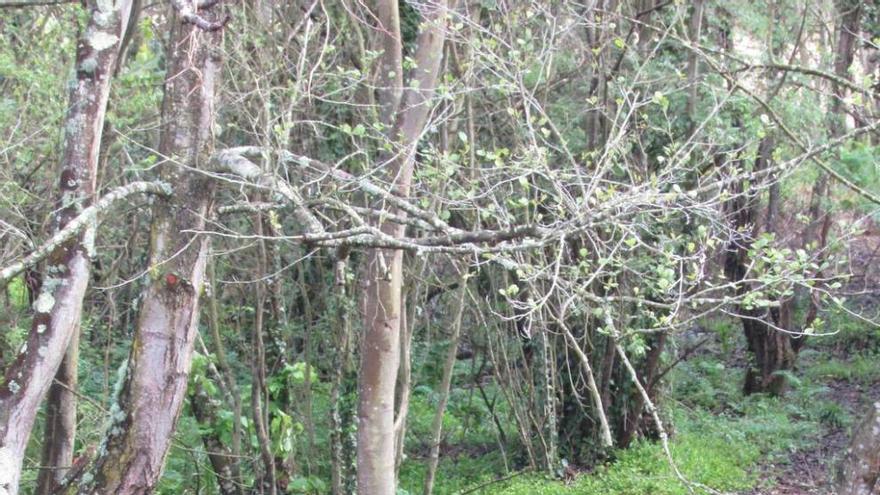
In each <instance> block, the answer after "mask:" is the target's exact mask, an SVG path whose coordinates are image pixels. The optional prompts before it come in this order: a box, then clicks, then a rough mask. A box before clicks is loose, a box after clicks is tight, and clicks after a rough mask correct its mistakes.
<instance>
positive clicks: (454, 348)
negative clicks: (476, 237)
mask: <svg viewBox="0 0 880 495" xmlns="http://www.w3.org/2000/svg"><path fill="white" fill-rule="evenodd" d="M460 284H461V287H460V288H459V289H458V290H459V291H460V294H459V296H458V301H456V308H455V320H453V322H452V336H451V337H450V339H449V348H448V349H447V350H446V360H445V362H444V363H443V377H442V378H441V380H440V389H439V390H438V391H437V392H438V395H439V397H440V401H439V402H438V404H437V410H436V412H435V413H434V421H433V423H431V444H430V445H431V453H430V454H429V455H428V472H427V473H426V474H425V491H424V495H431V493H432V492H433V491H434V476H435V475H436V473H437V464H438V463H439V462H440V440H441V438H442V435H443V415H444V413H445V412H446V403H447V401H448V400H449V388H450V386H451V385H452V371H453V369H454V368H455V356H456V354H457V353H458V339H459V336H460V335H461V316H462V313H464V300H465V296H466V295H467V280H466V279H464V278H462V280H461V282H460Z"/></svg>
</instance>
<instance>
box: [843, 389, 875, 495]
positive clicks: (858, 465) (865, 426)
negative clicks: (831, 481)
mask: <svg viewBox="0 0 880 495" xmlns="http://www.w3.org/2000/svg"><path fill="white" fill-rule="evenodd" d="M835 489H836V493H837V495H871V494H872V493H878V491H880V402H875V403H873V404H871V409H870V411H868V415H867V417H865V419H864V420H862V422H861V423H860V424H859V426H858V427H857V428H856V429H855V431H854V432H853V438H852V441H851V442H850V446H849V448H848V449H847V450H846V454H845V455H844V458H843V461H842V462H841V463H840V466H838V470H837V479H836V480H835Z"/></svg>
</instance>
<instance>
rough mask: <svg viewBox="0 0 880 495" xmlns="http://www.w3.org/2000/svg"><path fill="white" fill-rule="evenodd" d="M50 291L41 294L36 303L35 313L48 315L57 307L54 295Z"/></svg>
mask: <svg viewBox="0 0 880 495" xmlns="http://www.w3.org/2000/svg"><path fill="white" fill-rule="evenodd" d="M49 292H50V291H49V290H43V292H41V293H40V297H38V298H37V300H36V301H34V311H36V312H37V313H48V312H49V311H52V308H53V307H55V298H54V297H52V294H50V293H49Z"/></svg>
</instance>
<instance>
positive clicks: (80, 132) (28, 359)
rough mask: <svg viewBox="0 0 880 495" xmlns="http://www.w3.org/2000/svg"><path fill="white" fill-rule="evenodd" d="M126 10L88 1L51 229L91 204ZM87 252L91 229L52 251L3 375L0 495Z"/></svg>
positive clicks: (15, 477)
mask: <svg viewBox="0 0 880 495" xmlns="http://www.w3.org/2000/svg"><path fill="white" fill-rule="evenodd" d="M130 9H131V1H130V0H119V2H117V3H115V4H113V3H110V2H99V1H90V2H88V10H89V14H90V18H89V22H88V24H87V26H86V28H85V31H83V32H82V33H80V35H79V40H78V43H77V54H76V73H75V79H74V83H75V85H74V86H73V87H72V88H71V90H70V95H69V102H70V106H69V110H68V113H67V116H66V117H65V121H64V129H65V133H64V134H65V139H64V151H63V155H62V161H61V167H60V169H61V174H60V181H59V182H60V184H59V189H60V191H59V200H58V203H59V210H57V211H58V213H57V216H56V217H55V219H54V225H55V230H56V231H57V230H60V229H61V228H63V227H64V226H65V225H67V224H68V223H69V222H70V221H71V220H73V219H74V218H75V217H76V216H77V215H78V214H79V213H80V211H82V209H83V208H85V207H86V206H88V205H89V204H91V203H92V202H93V200H94V196H95V187H96V177H97V167H98V155H99V150H100V147H101V131H102V130H103V128H104V114H105V112H106V110H107V100H108V97H109V94H110V76H111V74H112V73H113V68H114V66H115V64H116V60H117V57H118V50H119V39H120V37H121V36H122V34H123V29H125V25H126V24H127V23H128V16H129V13H130ZM93 248H94V228H93V226H89V227H87V228H86V229H85V230H84V231H83V232H82V233H81V234H80V235H78V236H77V237H75V238H73V239H71V240H70V241H68V242H66V243H64V244H62V245H61V246H59V247H58V248H56V249H55V250H54V251H53V252H52V254H51V255H50V257H49V259H48V262H47V265H46V266H47V268H46V274H45V276H44V279H43V284H42V288H41V291H40V295H39V297H37V299H36V301H35V302H34V318H33V323H32V326H31V331H30V334H29V336H28V339H27V342H26V344H25V346H24V347H23V348H22V350H21V353H20V354H19V355H18V356H17V357H16V359H15V361H14V362H13V363H12V365H11V366H9V368H8V369H7V370H6V372H5V374H4V380H3V385H2V386H0V493H8V494H11V495H14V494H16V493H18V484H19V479H20V476H21V464H22V459H23V457H24V451H25V448H26V446H27V442H28V437H29V436H30V433H31V428H33V425H34V419H35V417H36V414H37V408H38V407H39V405H40V402H42V400H43V398H44V396H45V395H46V392H47V391H48V390H49V387H50V385H51V384H52V380H53V378H54V377H55V373H56V372H57V370H58V367H59V366H60V364H61V361H62V359H63V358H64V355H65V353H66V352H67V349H68V347H69V346H70V343H71V341H72V340H73V337H74V334H75V333H76V329H77V328H78V327H79V322H80V318H81V314H82V302H83V296H84V295H85V291H86V287H87V286H88V281H89V272H90V262H91V257H92V252H91V251H92V249H93Z"/></svg>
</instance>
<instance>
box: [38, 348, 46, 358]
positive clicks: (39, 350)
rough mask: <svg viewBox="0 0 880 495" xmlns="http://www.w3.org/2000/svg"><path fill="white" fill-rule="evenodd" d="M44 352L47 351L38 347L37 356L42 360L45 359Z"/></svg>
mask: <svg viewBox="0 0 880 495" xmlns="http://www.w3.org/2000/svg"><path fill="white" fill-rule="evenodd" d="M46 352H47V351H46V347H45V346H43V347H40V348H39V349H37V356H40V357H41V358H44V357H46Z"/></svg>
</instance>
